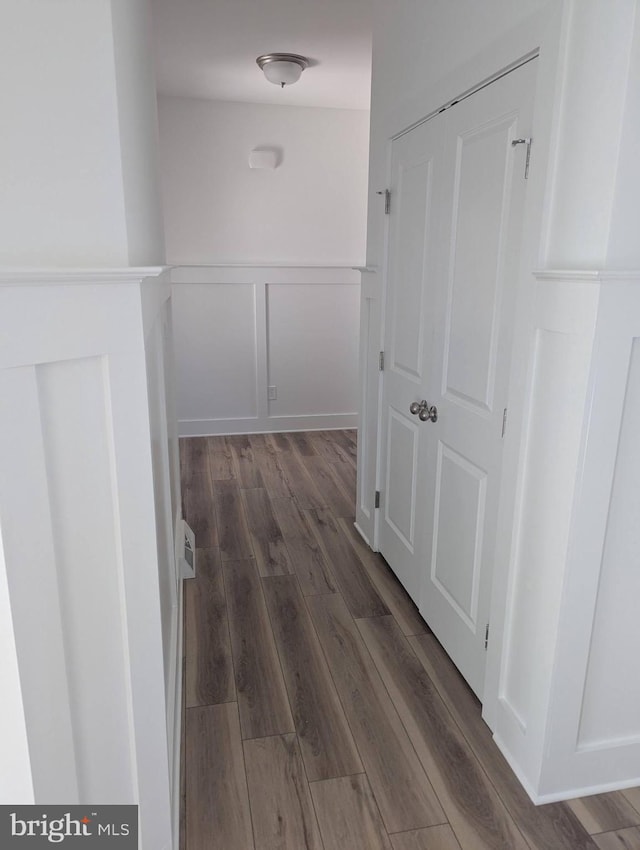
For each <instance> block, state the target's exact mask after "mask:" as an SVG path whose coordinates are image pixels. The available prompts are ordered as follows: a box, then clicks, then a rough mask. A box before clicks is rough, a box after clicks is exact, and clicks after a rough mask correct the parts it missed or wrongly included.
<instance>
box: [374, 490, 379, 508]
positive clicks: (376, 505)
mask: <svg viewBox="0 0 640 850" xmlns="http://www.w3.org/2000/svg"><path fill="white" fill-rule="evenodd" d="M373 507H374V508H379V507H380V490H376V497H375V501H374V503H373Z"/></svg>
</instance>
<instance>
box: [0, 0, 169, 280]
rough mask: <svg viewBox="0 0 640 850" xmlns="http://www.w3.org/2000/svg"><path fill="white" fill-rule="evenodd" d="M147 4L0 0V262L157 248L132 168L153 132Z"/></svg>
mask: <svg viewBox="0 0 640 850" xmlns="http://www.w3.org/2000/svg"><path fill="white" fill-rule="evenodd" d="M147 13H148V7H147V0H129V2H127V3H126V4H124V3H123V0H91V2H79V0H57V2H56V3H50V2H49V0H6V2H4V3H3V6H2V27H0V103H1V104H2V133H0V159H1V161H2V162H3V163H5V165H6V166H7V167H3V168H2V170H1V171H0V197H1V198H2V204H1V205H0V264H2V265H15V266H19V265H22V266H47V265H62V266H64V265H66V266H105V265H113V266H123V265H128V264H129V263H146V264H151V263H153V262H162V261H163V260H164V256H163V245H162V233H161V228H160V227H159V225H158V223H157V222H158V221H159V218H158V216H159V214H158V208H157V202H158V193H157V187H155V186H154V181H155V175H153V174H152V173H151V172H152V165H150V166H148V167H147V168H146V169H141V168H140V163H142V162H144V161H145V157H147V156H148V152H149V150H150V140H151V139H152V137H153V135H154V133H155V132H156V130H155V127H154V116H153V109H154V105H153V89H152V87H150V86H149V84H150V82H151V72H150V70H149V62H150V52H149V51H148V45H146V44H145V41H144V40H140V38H139V36H140V33H141V32H142V30H143V29H144V21H145V20H147V18H146V15H147ZM116 67H117V68H118V77H119V79H118V81H116ZM144 68H146V69H147V70H146V74H145V73H143V71H142V69H144ZM134 103H135V106H134ZM136 110H139V111H138V112H137V114H136ZM134 116H135V117H134ZM148 161H149V162H150V163H151V162H152V157H151V158H149V160H148ZM123 213H126V215H124V214H123Z"/></svg>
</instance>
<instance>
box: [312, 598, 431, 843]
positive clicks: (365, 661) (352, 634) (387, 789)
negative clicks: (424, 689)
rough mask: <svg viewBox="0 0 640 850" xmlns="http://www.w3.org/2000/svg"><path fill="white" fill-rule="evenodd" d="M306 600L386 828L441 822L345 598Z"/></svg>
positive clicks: (399, 830) (426, 782)
mask: <svg viewBox="0 0 640 850" xmlns="http://www.w3.org/2000/svg"><path fill="white" fill-rule="evenodd" d="M306 601H307V605H308V606H309V609H310V611H311V614H312V617H313V621H314V624H315V627H316V630H317V632H318V636H319V638H320V642H321V643H322V647H323V649H324V652H325V655H326V657H327V660H328V662H329V668H330V670H331V674H332V676H333V679H334V681H335V683H336V687H337V689H338V693H339V695H340V699H341V700H342V705H343V707H344V710H345V713H346V715H347V719H348V721H349V724H350V726H351V731H352V732H353V736H354V738H355V741H356V744H357V746H358V750H359V752H360V758H361V759H362V763H363V764H364V766H365V770H366V772H367V776H368V777H369V781H370V782H371V787H372V789H373V793H374V794H375V797H376V800H377V801H378V806H379V807H380V812H381V814H382V818H383V820H384V823H385V826H386V828H387V830H388V831H389V832H401V831H404V830H408V829H419V828H420V827H425V826H434V825H436V824H439V823H444V822H445V820H446V818H445V816H444V812H443V810H442V807H441V806H440V803H439V802H438V799H437V797H436V795H435V793H434V791H433V788H432V787H431V784H430V782H429V780H428V779H427V776H426V774H425V772H424V770H423V768H422V766H421V764H420V762H419V761H418V758H417V756H416V754H415V751H414V749H413V747H412V745H411V742H410V741H409V738H408V736H407V733H406V732H405V729H404V727H403V725H402V723H401V721H400V718H399V716H398V713H397V711H396V709H395V708H394V706H393V704H392V702H391V700H390V698H389V695H388V693H387V691H386V689H385V687H384V685H383V683H382V680H381V679H380V676H379V675H378V672H377V670H376V668H375V666H374V664H373V662H372V660H371V657H370V656H369V653H368V652H367V649H366V647H365V645H364V642H363V640H362V638H361V636H360V634H359V632H358V629H357V628H356V625H355V623H354V621H353V619H352V617H351V615H350V614H349V611H348V609H347V606H346V604H345V602H344V600H343V599H342V597H341V596H340V594H328V595H325V596H310V597H308V598H307V600H306ZM389 619H390V620H391V618H390V617H389ZM321 828H322V826H321Z"/></svg>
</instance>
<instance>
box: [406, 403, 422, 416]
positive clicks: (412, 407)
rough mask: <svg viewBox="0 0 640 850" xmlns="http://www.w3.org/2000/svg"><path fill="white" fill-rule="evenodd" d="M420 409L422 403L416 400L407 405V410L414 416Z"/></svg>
mask: <svg viewBox="0 0 640 850" xmlns="http://www.w3.org/2000/svg"><path fill="white" fill-rule="evenodd" d="M421 410H422V405H421V404H420V403H419V402H417V401H412V402H411V404H410V405H409V412H410V413H413V415H414V416H415V415H416V413H420V411H421Z"/></svg>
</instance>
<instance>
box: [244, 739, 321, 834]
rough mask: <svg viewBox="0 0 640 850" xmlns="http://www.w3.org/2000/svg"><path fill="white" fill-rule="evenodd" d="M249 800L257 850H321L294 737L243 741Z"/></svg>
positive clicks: (307, 787) (305, 779)
mask: <svg viewBox="0 0 640 850" xmlns="http://www.w3.org/2000/svg"><path fill="white" fill-rule="evenodd" d="M244 756H245V764H246V770H247V782H248V784H249V799H250V802H251V816H252V819H253V830H254V835H255V840H256V845H257V847H258V848H260V850H322V841H321V839H320V831H319V829H318V823H317V821H316V815H315V811H314V808H313V802H312V800H311V792H310V790H309V784H308V782H307V777H306V776H305V772H304V766H303V764H302V759H301V757H300V750H299V747H298V739H297V738H296V736H295V735H276V736H274V737H271V738H254V739H253V740H252V741H245V742H244Z"/></svg>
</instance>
